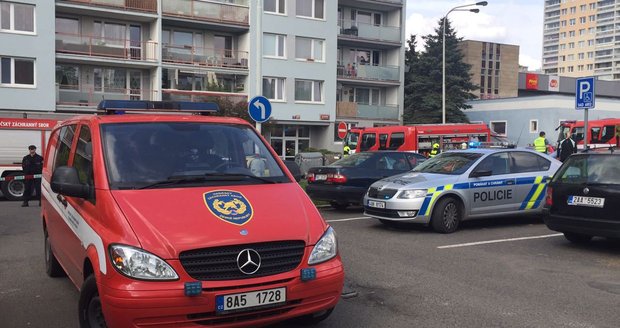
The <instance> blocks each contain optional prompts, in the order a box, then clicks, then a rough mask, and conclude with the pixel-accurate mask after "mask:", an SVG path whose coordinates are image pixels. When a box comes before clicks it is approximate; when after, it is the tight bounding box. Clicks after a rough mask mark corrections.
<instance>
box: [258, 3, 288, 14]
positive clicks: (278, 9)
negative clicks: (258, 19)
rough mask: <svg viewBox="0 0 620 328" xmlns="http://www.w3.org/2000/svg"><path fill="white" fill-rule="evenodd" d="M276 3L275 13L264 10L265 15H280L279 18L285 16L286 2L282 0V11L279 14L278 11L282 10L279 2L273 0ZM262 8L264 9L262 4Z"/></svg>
mask: <svg viewBox="0 0 620 328" xmlns="http://www.w3.org/2000/svg"><path fill="white" fill-rule="evenodd" d="M274 1H275V2H276V11H268V10H267V9H264V11H265V13H267V14H272V15H281V16H286V0H284V10H282V12H280V10H281V9H282V8H280V0H274ZM263 8H265V6H264V3H263Z"/></svg>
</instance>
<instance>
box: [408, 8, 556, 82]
mask: <svg viewBox="0 0 620 328" xmlns="http://www.w3.org/2000/svg"><path fill="white" fill-rule="evenodd" d="M476 2H478V0H469V1H462V0H407V27H406V38H407V39H409V35H411V34H415V35H417V36H418V37H417V40H418V47H417V49H418V50H421V49H423V40H422V38H421V36H423V35H427V34H434V31H435V28H437V26H438V25H437V24H438V21H439V19H441V17H443V16H444V15H445V14H446V13H447V12H448V11H449V10H450V9H452V8H454V7H456V6H460V5H466V4H470V3H476ZM487 2H488V3H489V4H488V5H487V6H486V7H476V6H472V7H471V8H479V9H480V12H479V13H477V14H476V13H472V12H469V11H453V12H451V13H450V15H449V16H448V19H449V20H450V22H451V23H452V27H453V28H454V29H455V30H456V35H457V37H462V38H463V39H465V40H476V41H486V42H496V43H504V44H512V45H518V46H519V64H520V65H523V66H528V67H529V69H530V70H536V69H540V67H541V56H542V38H543V36H542V30H543V15H544V1H543V0H487ZM467 8H469V7H467Z"/></svg>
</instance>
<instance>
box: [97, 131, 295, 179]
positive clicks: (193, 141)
mask: <svg viewBox="0 0 620 328" xmlns="http://www.w3.org/2000/svg"><path fill="white" fill-rule="evenodd" d="M101 137H102V140H103V154H104V159H105V163H106V171H107V175H108V179H109V182H110V186H111V188H113V189H138V188H142V187H144V186H147V185H153V184H155V185H156V186H158V187H162V188H164V187H166V186H170V184H161V185H158V184H157V182H159V181H166V180H169V178H170V177H183V176H188V177H189V176H199V175H207V176H209V175H211V176H212V178H210V179H195V181H194V182H193V183H195V184H208V185H218V184H221V185H232V184H237V185H238V184H257V183H265V182H266V181H265V180H270V181H273V182H289V179H288V177H287V176H286V175H285V174H284V172H283V171H282V170H281V169H280V167H279V166H278V165H277V162H276V161H275V159H274V158H273V156H272V155H271V153H270V152H269V151H268V149H267V147H266V146H265V144H264V143H263V142H262V140H261V139H260V138H259V137H258V135H257V134H256V133H255V132H254V130H252V129H251V128H249V127H247V126H243V125H224V124H211V123H204V122H145V123H142V122H141V123H113V124H104V125H102V127H101ZM225 175H228V176H230V175H238V176H244V175H249V176H256V177H260V178H261V179H230V178H228V177H227V178H224V176H225ZM218 176H221V177H222V178H221V179H217V177H218Z"/></svg>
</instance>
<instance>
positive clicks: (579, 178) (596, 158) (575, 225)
mask: <svg viewBox="0 0 620 328" xmlns="http://www.w3.org/2000/svg"><path fill="white" fill-rule="evenodd" d="M618 163H620V153H618V152H617V151H616V152H614V150H613V149H611V150H605V151H599V150H597V151H589V152H586V153H579V154H574V155H572V156H571V157H569V158H568V159H567V160H566V162H564V164H563V165H562V167H560V169H559V170H558V172H557V173H556V174H555V175H554V177H553V180H551V182H550V183H549V186H548V188H547V200H546V205H545V209H544V213H545V224H547V227H549V229H551V230H555V231H559V232H562V233H564V236H565V237H566V239H568V240H570V241H571V242H576V243H579V242H587V241H589V240H590V239H592V237H593V236H600V237H610V238H620V214H619V213H620V165H619V164H618Z"/></svg>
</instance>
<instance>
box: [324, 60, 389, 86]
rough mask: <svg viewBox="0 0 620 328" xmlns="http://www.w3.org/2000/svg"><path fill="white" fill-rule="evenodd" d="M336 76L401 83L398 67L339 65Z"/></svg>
mask: <svg viewBox="0 0 620 328" xmlns="http://www.w3.org/2000/svg"><path fill="white" fill-rule="evenodd" d="M336 75H337V77H338V78H344V79H354V80H371V81H393V82H399V81H400V69H399V67H398V66H373V65H357V64H355V63H347V64H346V65H338V67H337V72H336Z"/></svg>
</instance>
